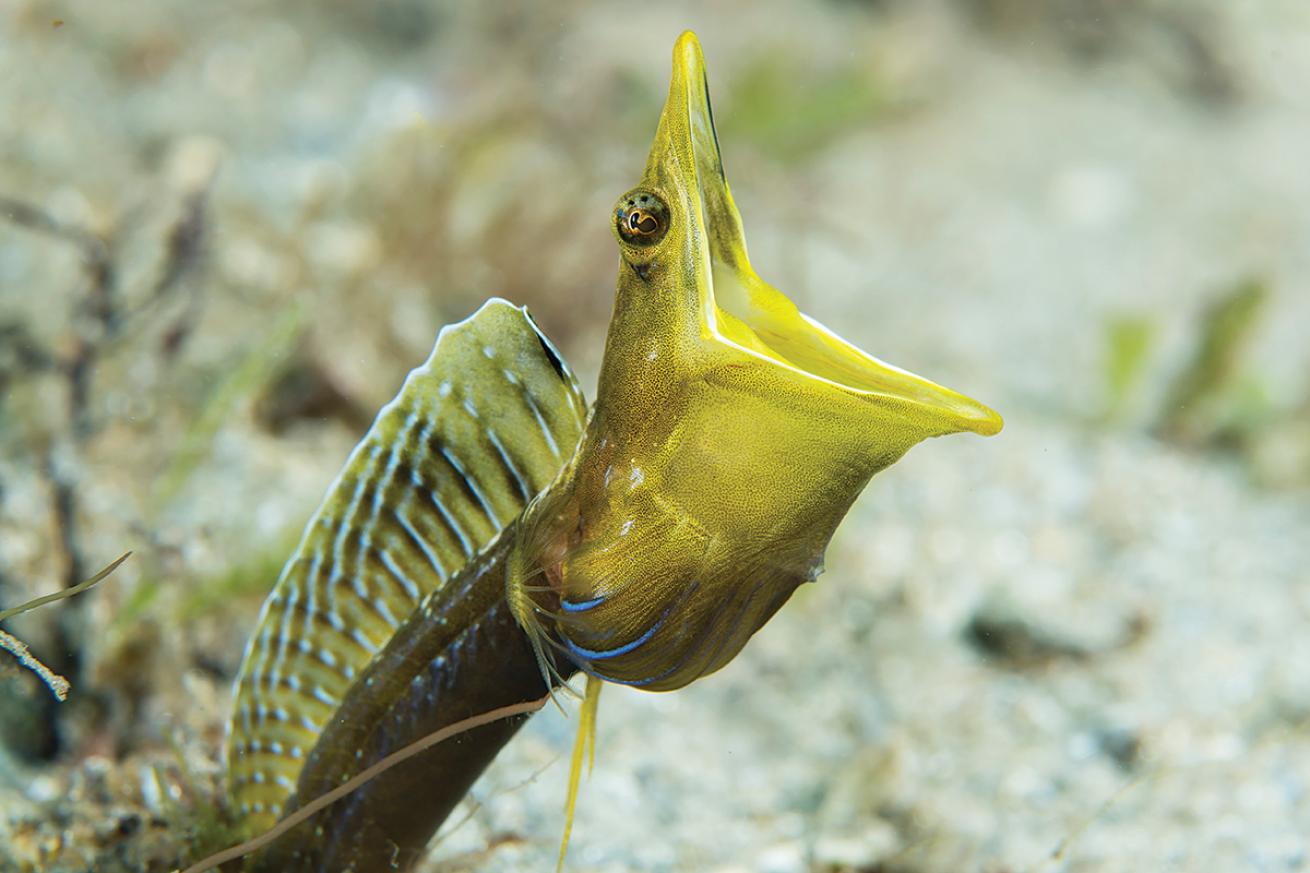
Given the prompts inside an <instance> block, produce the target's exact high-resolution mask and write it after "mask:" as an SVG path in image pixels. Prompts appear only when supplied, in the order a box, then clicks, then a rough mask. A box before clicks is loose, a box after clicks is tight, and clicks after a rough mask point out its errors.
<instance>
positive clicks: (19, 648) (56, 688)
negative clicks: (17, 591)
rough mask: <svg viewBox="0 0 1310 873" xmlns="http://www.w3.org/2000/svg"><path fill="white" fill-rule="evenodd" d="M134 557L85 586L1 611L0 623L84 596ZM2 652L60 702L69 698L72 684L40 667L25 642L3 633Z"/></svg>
mask: <svg viewBox="0 0 1310 873" xmlns="http://www.w3.org/2000/svg"><path fill="white" fill-rule="evenodd" d="M131 555H132V553H131V552H124V553H123V554H122V555H120V556H119V557H117V558H115V559H114V560H113V561H110V562H109V564H108V565H106V566H105V568H104V569H103V570H101V571H100V572H99V573H96V574H95V575H94V576H92V577H91V578H90V579H87V580H86V581H85V582H80V583H78V584H77V585H74V586H73V587H72V588H65V589H63V590H62V591H56V592H55V593H53V594H46V595H43V596H41V597H36V598H33V599H32V600H29V601H27V602H26V603H21V604H19V605H18V606H13V607H10V608H9V609H2V610H0V621H4V620H6V619H9V618H13V617H14V616H16V615H22V614H23V613H25V612H29V611H31V610H33V609H36V608H38V607H41V606H45V605H46V604H47V603H54V602H55V601H58V600H64V599H65V598H68V597H72V596H73V595H75V594H81V593H82V592H83V591H86V590H87V589H88V588H90V587H92V586H93V585H96V584H98V583H100V582H102V581H103V580H104V579H106V578H107V577H108V576H109V574H110V573H112V572H114V571H115V570H117V569H118V565H119V564H122V563H123V562H124V561H126V560H127V559H128V558H129V557H131ZM0 649H4V650H5V651H7V652H9V653H10V654H11V655H13V656H14V657H15V658H17V659H18V663H20V664H22V665H23V666H24V667H26V668H27V669H29V670H31V671H32V672H33V673H35V674H36V675H37V676H40V677H41V681H42V682H44V683H45V684H46V686H47V687H48V688H49V689H50V693H51V694H53V695H54V696H55V697H56V698H57V699H58V700H60V701H61V702H62V701H64V700H66V699H67V698H68V691H69V689H70V688H71V687H72V686H71V684H70V683H69V681H68V680H67V679H65V678H64V677H63V676H60V675H59V674H58V673H56V672H54V671H53V670H51V669H50V668H49V667H47V666H46V665H45V664H43V663H41V661H40V660H39V659H38V658H37V657H36V656H35V655H33V654H32V653H31V651H29V650H28V648H27V646H26V644H24V643H23V641H22V640H20V639H18V638H17V637H15V636H13V635H12V634H8V633H6V632H4V631H2V630H0Z"/></svg>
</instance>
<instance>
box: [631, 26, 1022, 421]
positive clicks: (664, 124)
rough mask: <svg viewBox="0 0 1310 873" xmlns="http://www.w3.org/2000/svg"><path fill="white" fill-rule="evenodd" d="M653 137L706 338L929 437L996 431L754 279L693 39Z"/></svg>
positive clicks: (682, 41) (653, 158)
mask: <svg viewBox="0 0 1310 873" xmlns="http://www.w3.org/2000/svg"><path fill="white" fill-rule="evenodd" d="M660 128H661V129H660V131H659V132H658V133H657V137H656V145H655V147H654V148H653V149H652V152H651V155H650V162H649V164H648V167H647V178H650V176H651V175H652V171H653V170H654V169H655V167H656V166H657V164H658V163H662V164H663V166H664V167H665V168H666V169H671V170H672V173H673V175H674V177H675V178H676V181H677V187H678V188H679V189H681V191H682V192H684V193H685V195H686V196H687V197H688V199H689V201H690V202H689V203H688V206H689V207H690V208H689V210H688V212H689V213H690V219H691V224H692V227H691V228H689V235H690V237H691V240H690V243H691V247H690V251H688V255H689V256H690V257H692V258H693V259H694V260H695V263H694V264H693V269H692V270H691V271H690V272H691V274H692V275H693V276H695V280H696V283H697V289H696V295H695V297H696V299H695V305H696V308H697V312H696V320H697V322H698V326H699V329H700V332H701V334H702V336H703V337H704V338H706V339H707V340H710V341H712V342H715V343H720V344H723V345H726V346H728V347H731V348H733V349H734V350H736V351H739V352H744V353H745V354H747V355H750V356H751V357H754V358H756V359H758V360H760V361H762V362H765V363H768V364H770V365H773V366H777V367H781V368H784V369H786V370H789V371H791V373H792V374H794V376H795V377H796V378H797V379H800V380H805V381H806V382H807V383H809V384H810V385H811V386H813V384H814V383H816V382H817V383H819V384H821V385H824V386H825V387H827V388H831V389H832V390H835V391H839V392H841V393H844V394H848V395H854V396H858V397H862V398H864V399H866V400H868V401H870V402H871V403H873V404H875V405H878V406H880V407H884V408H885V407H886V406H887V405H896V406H906V407H912V408H913V409H914V411H915V414H916V416H917V417H920V418H924V417H925V416H926V417H927V418H929V419H932V420H933V421H932V425H931V428H930V429H931V430H932V431H933V432H934V433H950V432H954V431H971V432H973V433H977V434H981V435H984V436H990V435H992V434H995V433H997V432H999V431H1000V430H1001V428H1002V427H1003V424H1004V423H1003V421H1002V419H1001V417H1000V415H998V414H997V413H996V412H995V411H994V410H992V409H990V408H989V407H987V406H985V405H984V404H982V403H979V402H978V401H976V400H973V399H972V398H970V397H967V396H965V395H963V394H959V393H957V392H955V391H952V390H950V389H949V388H945V387H943V386H941V385H938V384H936V383H934V382H931V381H930V380H928V379H925V378H923V377H921V376H918V375H915V374H914V373H911V372H909V371H908V370H904V369H902V368H900V367H897V366H894V365H892V364H888V363H886V362H884V361H882V360H880V359H878V358H876V357H874V356H873V355H871V354H869V353H867V352H865V351H863V350H862V349H860V348H858V347H857V346H855V345H853V344H852V343H849V342H847V341H846V340H844V339H842V338H841V337H840V336H839V335H838V334H837V333H836V332H835V331H832V330H830V329H829V328H827V327H825V326H824V325H823V324H821V323H820V322H818V321H817V320H816V319H814V318H811V317H810V316H808V315H806V314H805V313H803V312H801V311H800V310H799V309H798V308H797V307H796V305H795V304H794V303H793V302H792V301H791V300H790V299H789V298H788V297H787V296H786V295H785V294H783V293H782V292H781V291H779V290H778V289H776V288H773V287H772V286H771V285H769V284H768V283H766V282H765V281H764V280H763V279H761V278H760V277H759V276H758V275H757V274H756V273H755V271H754V270H753V269H752V267H751V264H750V258H749V255H748V254H747V250H746V240H745V234H744V232H743V230H742V223H741V216H740V214H739V213H738V211H737V207H736V205H735V204H734V203H733V199H732V194H731V191H730V189H729V186H728V181H727V177H726V174H725V172H724V169H723V157H722V151H721V149H720V146H719V138H718V133H717V131H716V129H715V125H714V109H713V105H712V103H711V100H710V94H709V78H708V73H707V70H706V64H705V57H704V54H703V53H702V51H701V46H700V42H699V40H698V39H697V38H696V35H695V34H694V33H692V32H691V31H686V32H684V33H683V34H682V35H681V36H679V37H678V40H677V42H676V43H675V44H674V48H673V72H672V80H671V82H670V85H669V97H668V102H667V103H666V105H665V108H664V113H663V115H662V116H661V120H660ZM643 278H644V277H643Z"/></svg>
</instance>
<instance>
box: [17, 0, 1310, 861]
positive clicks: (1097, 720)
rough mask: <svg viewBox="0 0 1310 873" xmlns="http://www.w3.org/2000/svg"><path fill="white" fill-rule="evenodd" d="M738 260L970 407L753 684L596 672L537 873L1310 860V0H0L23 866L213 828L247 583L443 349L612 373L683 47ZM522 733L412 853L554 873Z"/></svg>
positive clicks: (545, 797)
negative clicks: (634, 210) (636, 219)
mask: <svg viewBox="0 0 1310 873" xmlns="http://www.w3.org/2000/svg"><path fill="white" fill-rule="evenodd" d="M684 29H693V30H695V31H697V33H698V34H699V36H700V38H701V41H702V43H703V45H704V49H705V54H706V57H707V61H708V64H709V71H710V82H711V90H712V93H713V97H714V104H715V112H716V120H717V122H718V133H719V138H720V142H721V143H722V148H723V152H724V160H725V166H726V169H727V173H728V177H729V179H730V180H731V182H732V186H733V192H734V195H735V196H736V198H737V202H738V205H739V206H740V208H741V212H742V214H743V217H744V220H745V223H746V230H747V237H748V240H749V242H750V245H751V253H752V256H753V259H754V261H755V265H756V268H757V269H758V271H759V272H760V274H761V275H762V276H764V277H765V278H766V279H768V280H769V281H771V282H773V283H774V284H776V285H777V286H778V287H779V288H781V289H783V290H784V291H785V292H787V293H788V294H790V295H791V296H792V297H793V299H794V300H795V301H796V302H797V303H798V304H799V305H800V306H801V308H802V309H803V310H805V311H806V312H808V313H810V314H811V315H813V316H815V317H816V318H818V319H819V320H820V321H822V322H824V323H825V324H827V325H828V326H830V327H832V328H833V329H834V330H836V331H837V332H838V333H840V334H842V335H843V336H845V337H847V338H848V339H850V340H851V341H853V342H855V343H856V344H857V345H859V346H861V347H863V348H866V349H868V350H870V351H872V352H873V353H874V354H876V355H878V356H879V357H882V358H884V359H885V360H888V361H891V362H894V363H896V364H898V365H900V366H902V367H905V368H907V369H910V370H913V371H915V372H918V373H921V374H923V375H926V376H928V377H929V378H932V379H934V380H935V381H939V382H941V383H943V384H945V385H948V386H950V387H952V388H954V389H957V390H960V391H962V392H964V393H967V394H969V395H971V396H974V397H976V398H978V399H980V400H982V401H984V402H986V403H988V404H989V405H991V406H993V407H995V408H996V409H997V410H999V411H1000V412H1001V413H1002V414H1003V415H1004V416H1005V417H1006V420H1007V425H1006V429H1005V431H1004V432H1003V433H1002V434H1001V435H1000V436H998V437H996V438H994V439H991V440H980V439H976V438H966V437H955V438H952V439H949V440H944V441H940V442H933V443H931V444H928V445H925V446H922V447H920V448H918V449H916V450H914V451H913V452H912V453H911V454H910V455H909V456H908V457H907V458H906V459H905V460H904V461H903V462H901V463H900V464H898V465H897V466H896V467H894V468H893V469H891V470H889V471H888V472H886V473H884V474H882V475H881V476H879V477H878V478H877V479H876V480H875V481H874V483H873V485H872V487H871V488H870V489H869V492H868V493H867V494H866V495H865V496H864V498H862V499H861V501H860V502H859V503H858V504H857V505H856V507H855V509H854V510H853V512H852V515H851V517H850V518H849V519H848V521H847V522H846V524H845V526H844V527H843V528H842V530H841V532H840V533H839V535H838V538H837V539H836V540H835V541H834V544H833V547H832V549H831V550H830V553H829V559H828V571H827V573H826V574H825V575H824V576H823V577H822V579H821V580H820V582H819V583H818V584H817V585H815V586H812V587H810V588H807V589H806V590H805V591H802V592H800V593H799V594H798V595H797V596H796V598H794V599H793V601H792V602H791V603H790V604H789V605H788V606H787V608H785V609H784V610H783V611H782V612H781V613H780V614H779V616H778V617H777V618H775V619H774V621H773V622H772V623H771V624H770V625H769V626H768V627H766V628H765V629H764V630H763V631H762V632H761V633H760V634H759V635H758V636H757V638H756V639H755V640H754V641H752V643H751V644H750V645H749V646H748V647H747V649H746V651H745V652H744V653H743V655H742V656H741V657H739V658H738V659H737V660H736V661H735V662H734V663H733V664H731V665H730V666H729V667H728V668H726V669H725V670H724V671H722V672H721V673H720V674H717V675H715V676H714V677H711V678H709V679H706V680H704V681H702V682H700V683H697V684H695V685H693V686H692V687H690V688H688V689H686V690H685V691H681V692H678V693H676V694H670V695H650V694H642V693H640V692H635V691H627V690H626V689H619V688H614V689H611V691H609V692H607V694H606V695H605V697H606V700H605V705H604V706H603V707H602V712H601V716H600V734H599V751H598V755H597V761H596V769H595V774H594V776H593V778H592V779H591V780H590V782H589V783H588V784H587V785H586V786H585V787H584V791H583V794H582V798H581V802H580V805H579V810H578V823H577V826H576V828H575V832H574V839H573V846H572V849H571V852H570V859H569V864H568V869H570V870H574V871H623V870H642V871H717V873H736V871H764V873H803V871H804V873H838V871H863V873H873V871H881V873H936V871H942V873H947V871H951V873H958V871H990V873H1001V871H1099V870H1141V871H1145V870H1151V871H1155V870H1197V871H1200V870H1206V871H1214V870H1225V871H1229V870H1232V871H1237V870H1243V871H1245V870H1253V871H1256V870H1258V871H1264V870H1270V871H1274V870H1278V871H1283V870H1301V869H1306V868H1307V867H1310V848H1308V846H1307V834H1310V797H1308V793H1310V736H1308V735H1307V730H1308V728H1307V719H1308V718H1310V636H1308V635H1307V634H1306V624H1307V620H1308V619H1310V578H1308V577H1310V343H1307V340H1306V336H1307V334H1310V206H1308V204H1310V160H1308V159H1307V155H1310V90H1307V88H1306V87H1305V83H1306V82H1308V81H1310V7H1307V6H1306V4H1304V3H1303V2H1300V0H1266V2H1262V3H1254V2H1224V0H1188V2H1166V0H1050V2H1036V0H920V2H911V0H865V2H859V0H830V2H811V3H803V4H801V3H782V2H776V0H765V2H752V3H747V2H744V0H740V2H712V3H695V4H693V3H686V4H679V3H659V4H634V3H600V2H577V0H557V2H554V3H551V4H526V3H524V4H512V3H507V4H490V3H487V4H458V3H440V2H427V0H378V2H373V3H367V4H363V3H351V2H345V0H325V2H315V3H311V2H306V0H289V2H283V3H279V4H272V3H260V2H253V0H238V2H230V3H224V4H201V3H190V2H183V0H172V2H169V0H156V2H145V0H129V2H116V3H112V4H110V3H99V4H92V3H75V2H72V0H64V2H53V0H51V2H47V0H6V2H5V3H3V4H0V119H3V123H0V608H3V607H7V606H12V605H14V604H17V603H19V602H21V601H25V600H27V599H29V598H31V597H34V596H37V595H39V594H44V593H48V592H52V591H56V590H59V589H60V588H63V587H67V586H70V585H73V584H75V583H77V582H79V581H81V580H82V579H85V578H87V577H88V576H90V575H91V574H92V573H94V572H95V571H96V570H97V569H99V568H100V567H102V566H104V565H105V564H106V563H108V562H109V561H110V560H111V559H112V558H114V557H116V556H118V555H119V554H121V553H122V552H124V551H127V550H129V549H130V550H132V551H133V553H134V554H133V556H132V558H131V559H129V560H128V562H127V563H126V564H124V565H123V566H122V567H121V568H120V569H119V570H118V571H117V572H115V573H114V574H113V575H112V576H111V577H110V578H109V579H107V580H106V581H105V582H103V583H102V584H101V585H100V586H99V587H97V588H96V589H95V590H93V591H91V592H89V593H86V594H83V595H80V596H79V597H76V598H74V599H72V600H68V601H64V602H63V603H60V604H55V605H52V606H50V607H47V608H44V609H42V610H38V611H34V612H31V613H29V614H27V615H24V616H22V617H19V618H16V619H13V620H12V621H7V622H5V629H6V630H7V631H9V632H10V633H12V634H13V635H14V636H15V638H18V639H21V640H23V641H24V642H26V643H27V644H28V645H29V646H30V647H31V651H32V653H33V654H34V655H36V656H37V657H38V658H40V659H41V660H43V661H44V662H45V663H46V664H47V665H49V666H50V668H51V669H53V670H55V671H56V672H58V673H60V674H62V675H64V676H66V677H68V679H69V680H70V681H71V683H72V691H71V693H70V695H69V699H68V700H67V701H66V702H62V703H61V702H58V701H56V700H55V699H54V697H53V696H52V695H51V693H50V691H49V690H48V689H47V688H46V687H45V686H44V685H43V684H42V683H41V682H40V680H39V679H38V678H37V677H36V676H35V675H34V674H33V673H31V672H30V671H27V670H23V669H21V668H20V667H19V666H18V662H17V661H16V660H15V659H13V658H10V657H9V654H8V653H0V869H3V870H25V871H26V870H42V871H45V870H59V871H81V870H87V869H95V870H101V871H120V870H122V871H128V870H132V871H138V870H151V871H154V870H160V871H163V870H169V869H174V868H175V867H176V866H177V865H178V864H179V863H180V862H181V861H182V860H183V859H184V858H186V857H190V858H191V859H192V860H194V859H195V857H196V854H195V853H196V852H200V851H203V850H205V849H209V848H216V847H219V846H221V845H222V841H223V839H224V832H223V824H222V814H221V809H220V806H219V803H218V798H219V774H220V761H219V749H220V745H221V741H222V731H223V723H224V720H225V719H226V715H227V708H228V695H229V687H230V683H231V681H232V678H233V676H234V673H235V670H236V668H237V665H238V662H239V659H240V656H241V652H242V647H243V645H244V641H245V637H246V635H247V634H248V633H249V631H250V628H251V627H252V626H253V623H254V620H255V615H256V613H257V611H258V608H259V604H260V602H261V601H262V599H263V596H264V594H265V593H266V592H267V591H268V589H269V587H270V586H271V584H272V582H273V581H274V579H275V578H276V576H277V573H278V570H279V568H280V566H281V564H282V562H283V560H285V558H286V556H287V555H288V553H289V552H290V551H291V549H292V548H293V546H294V544H295V542H296V540H297V539H298V537H299V534H300V530H301V528H302V526H303V525H304V523H305V521H306V519H307V518H308V516H309V514H310V513H311V512H312V511H313V509H314V508H315V507H316V506H317V504H318V502H319V500H320V498H321V496H322V494H323V491H324V490H325V489H326V487H327V486H328V484H329V483H330V482H331V481H332V479H333V477H334V476H335V474H336V471H337V470H338V469H339V468H340V466H341V464H342V462H343V461H344V458H345V456H346V454H347V453H348V452H349V450H350V448H351V447H352V446H353V445H354V443H355V442H356V441H357V440H358V439H359V437H360V436H361V435H362V433H363V432H364V430H365V429H366V428H367V426H368V423H369V421H370V420H371V418H372V416H373V414H374V412H375V411H376V410H377V408H378V407H379V406H380V405H381V404H382V403H384V402H385V401H386V400H388V399H389V398H390V397H391V396H392V395H393V394H394V393H395V392H396V390H397V389H398V387H399V384H400V382H401V380H402V379H403V377H404V374H405V373H406V372H407V371H408V370H409V369H410V368H412V367H414V366H416V365H418V364H419V363H421V362H422V361H423V360H424V359H425V357H426V355H427V354H428V352H429V350H430V348H431V345H432V342H433V339H434V337H435V335H436V332H437V330H438V329H439V328H440V327H441V326H442V325H443V324H445V323H447V322H450V321H454V320H457V319H461V318H463V317H464V316H466V315H467V314H469V313H470V312H471V311H472V310H473V309H474V308H476V307H477V306H478V305H479V304H480V303H481V302H482V300H483V299H485V298H486V297H488V296H491V295H500V296H504V297H507V298H509V299H511V300H513V301H515V302H517V303H522V304H527V305H528V306H529V307H530V308H531V309H532V311H533V313H534V314H535V315H536V317H537V319H538V321H539V322H540V323H541V325H542V327H543V329H544V330H545V332H546V333H547V334H548V335H549V336H551V337H552V338H553V339H554V340H555V342H556V343H557V344H558V345H559V346H560V348H561V350H562V351H563V353H564V356H565V357H566V359H567V360H568V361H569V362H570V363H571V364H572V365H573V367H574V368H575V370H577V372H578V373H579V376H580V378H581V379H582V382H583V384H584V387H585V388H586V390H587V391H588V393H589V394H590V393H591V392H592V387H593V385H594V378H595V372H596V368H597V365H598V363H599V358H600V353H601V350H602V345H603V338H604V331H605V327H606V325H607V322H608V318H609V310H610V301H611V295H612V289H613V282H614V273H615V268H616V263H617V258H616V253H615V247H614V243H613V240H612V237H611V235H610V230H609V227H608V220H609V209H610V206H611V204H612V202H613V200H614V198H616V197H617V196H618V195H619V194H620V193H622V192H624V191H625V190H626V189H627V188H629V187H630V186H631V185H632V184H634V183H635V181H636V180H637V179H638V177H639V176H640V173H641V169H642V166H643V164H644V162H645V157H646V152H647V149H648V148H649V144H650V139H651V137H652V135H653V133H654V129H655V124H656V120H657V118H658V114H659V111H660V107H661V105H662V102H663V97H664V93H665V90H666V88H667V82H668V72H669V56H670V49H671V47H672V44H673V41H674V39H675V38H676V36H677V35H678V33H679V32H680V31H682V30H684ZM572 730H573V724H572V722H571V721H569V720H566V719H564V718H562V717H561V716H560V715H559V714H558V713H553V712H550V713H545V714H543V715H541V716H539V717H537V718H536V719H535V720H534V721H533V722H532V724H530V725H529V727H528V728H527V729H526V730H525V731H524V733H523V734H522V735H521V736H520V737H519V738H518V739H517V740H516V741H515V742H514V743H512V744H511V746H510V747H509V748H508V749H507V751H506V752H505V754H504V755H503V756H502V758H501V759H500V760H498V761H497V763H496V765H495V766H494V767H493V769H492V770H491V771H490V772H489V773H488V775H487V776H486V777H485V779H484V780H483V781H482V782H481V783H480V784H479V786H478V787H477V788H475V790H474V792H473V795H472V796H471V799H470V802H469V804H468V806H467V809H466V810H465V811H464V812H463V813H462V814H457V815H456V816H455V819H456V820H457V821H453V822H452V825H454V826H453V827H449V828H448V832H447V834H446V835H445V836H443V837H442V838H441V839H440V841H439V843H438V844H437V845H436V847H435V848H434V852H433V859H432V861H431V863H430V864H429V865H428V867H427V868H425V869H428V870H429V871H455V870H492V871H502V870H503V871H510V870H527V869H533V870H535V869H548V865H551V864H553V859H554V853H555V851H556V847H557V840H558V837H559V833H560V830H561V827H562V814H561V811H560V805H561V801H562V798H563V796H564V792H563V784H564V779H565V773H566V769H567V768H566V764H565V762H564V760H563V759H564V758H565V757H566V753H567V748H568V745H569V743H570V742H571V737H572Z"/></svg>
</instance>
